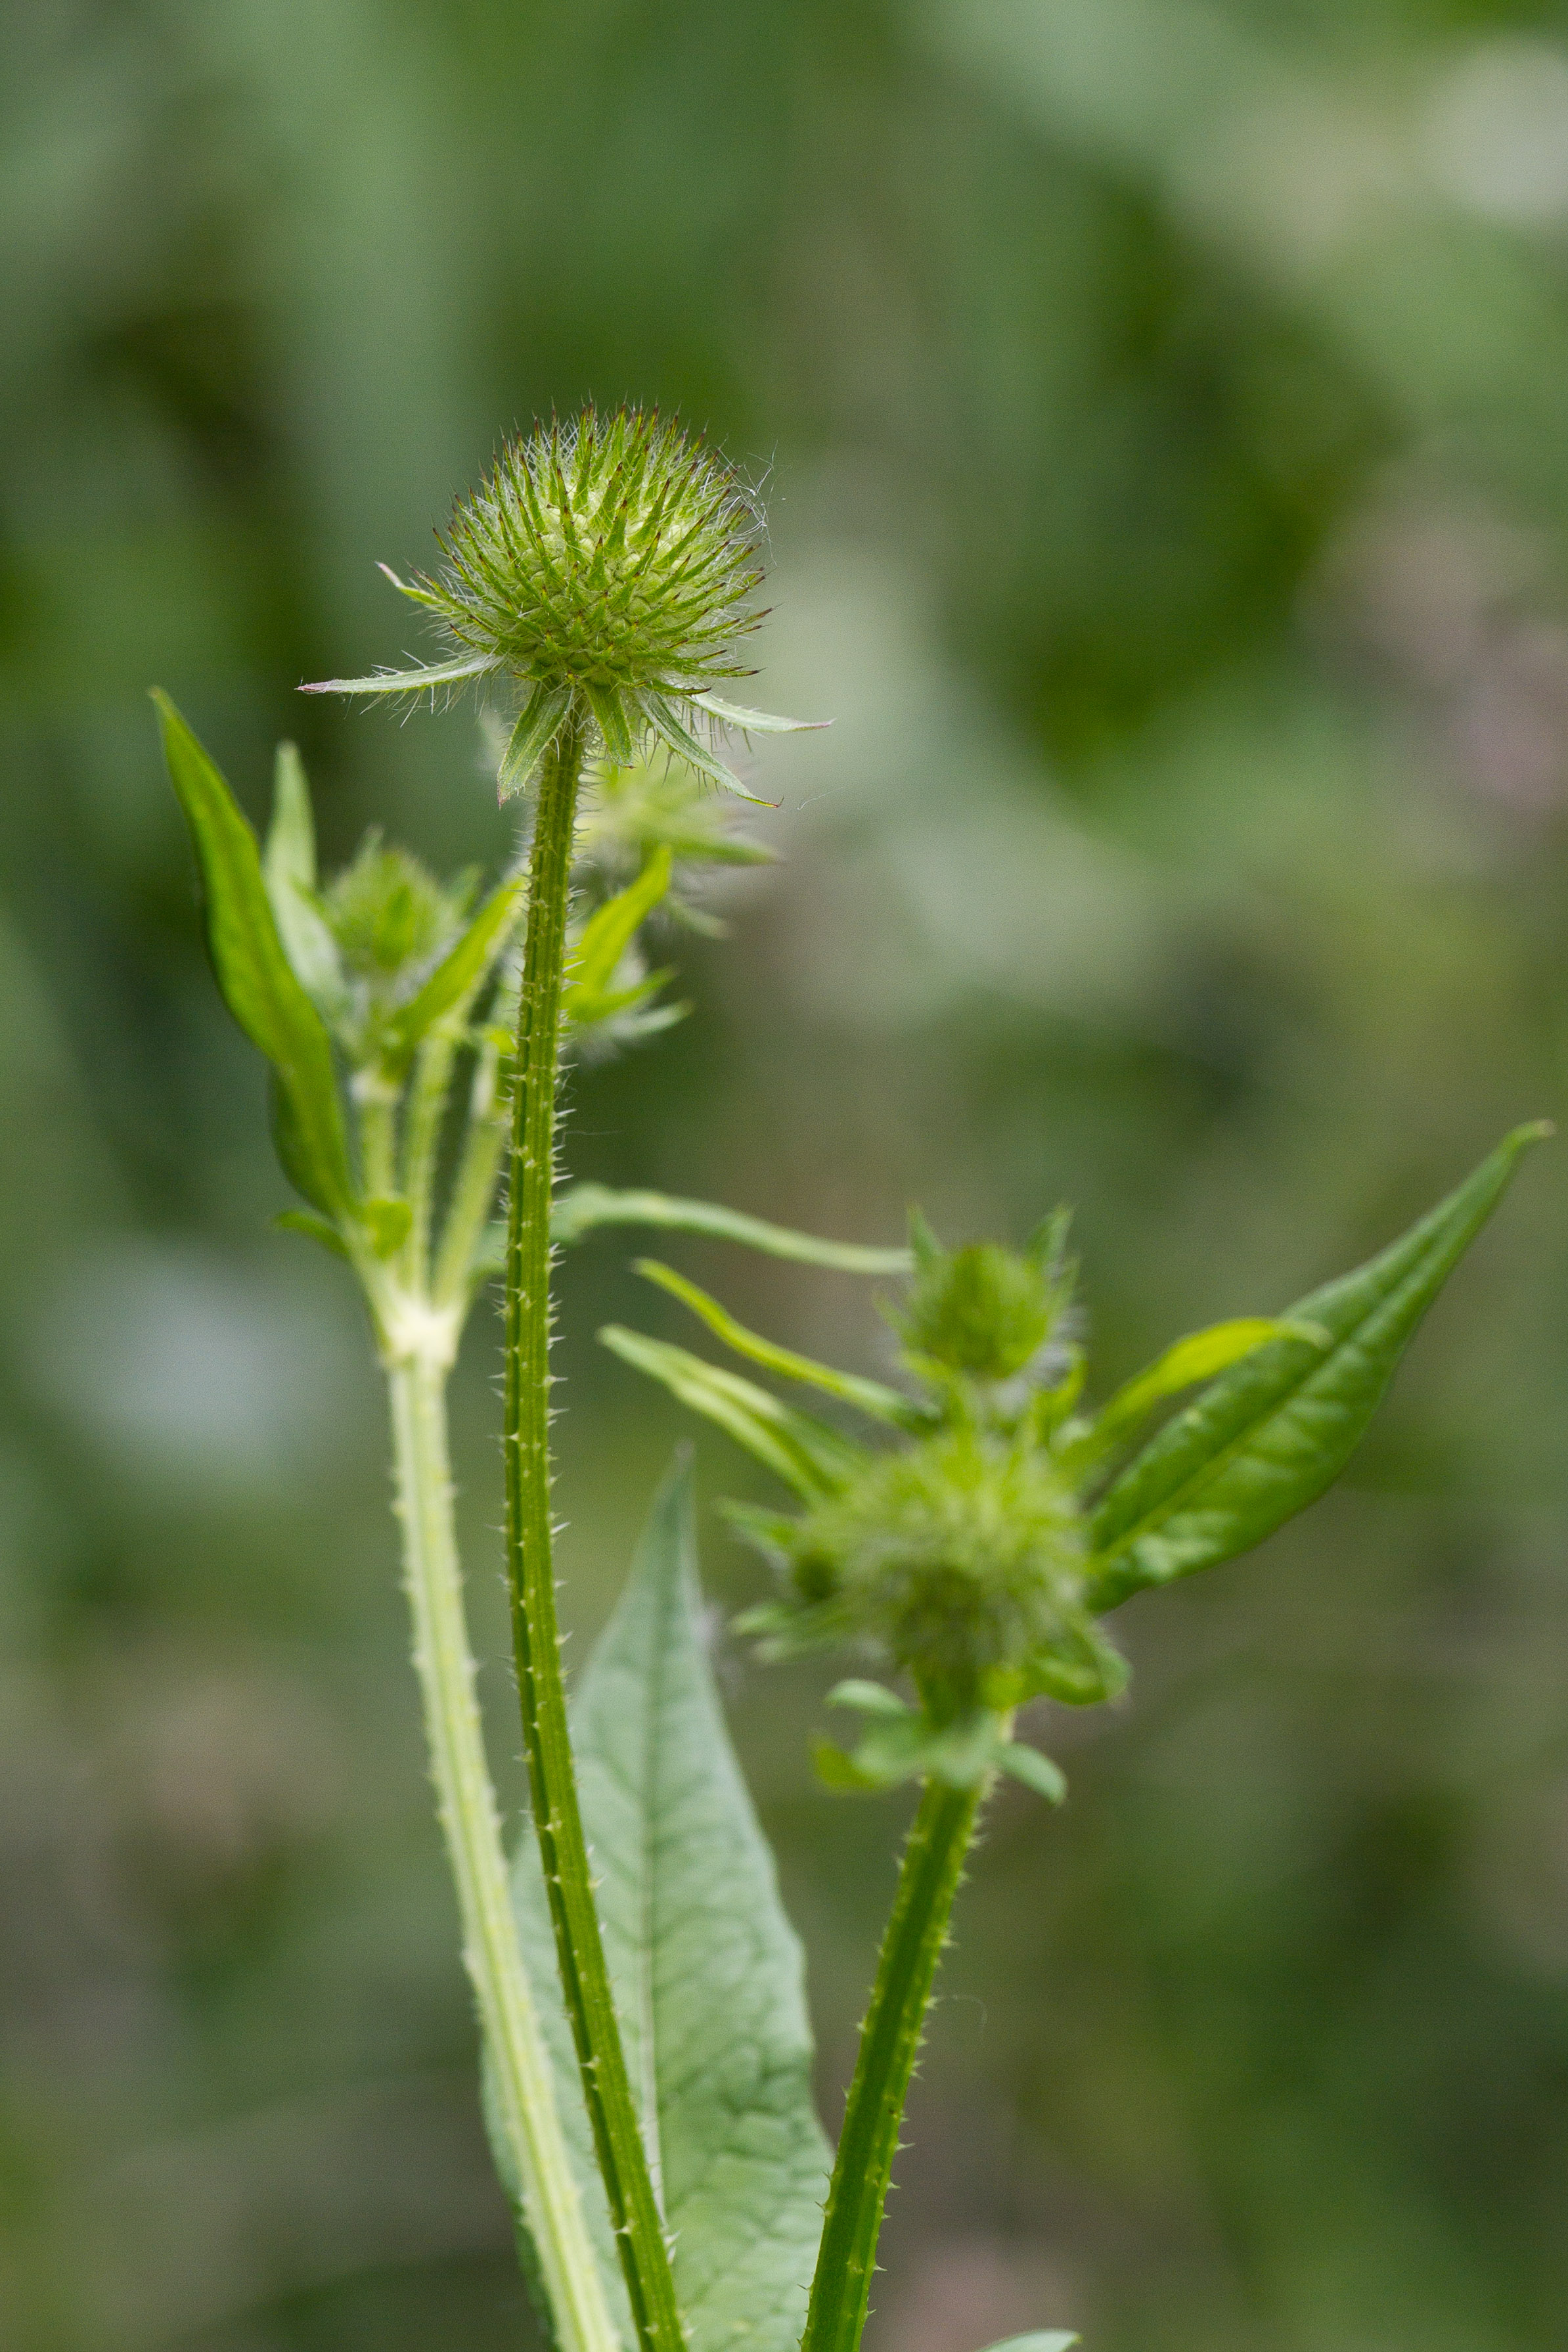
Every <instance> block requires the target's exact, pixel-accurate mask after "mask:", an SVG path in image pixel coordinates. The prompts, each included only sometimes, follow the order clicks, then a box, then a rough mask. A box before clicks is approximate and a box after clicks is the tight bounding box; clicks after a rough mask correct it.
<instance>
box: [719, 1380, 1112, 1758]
mask: <svg viewBox="0 0 1568 2352" xmlns="http://www.w3.org/2000/svg"><path fill="white" fill-rule="evenodd" d="M742 1524H743V1525H744V1520H743V1522H742ZM757 1532H758V1533H759V1534H760V1533H761V1530H757ZM768 1533H769V1535H770V1537H771V1541H770V1542H769V1543H768V1545H767V1548H768V1549H772V1550H774V1551H775V1554H776V1556H778V1557H780V1558H781V1561H782V1564H783V1565H784V1567H785V1570H786V1573H787V1576H788V1579H789V1585H790V1587H791V1588H792V1591H791V1601H790V1602H787V1603H786V1604H785V1605H784V1607H783V1609H782V1610H780V1611H779V1612H778V1614H777V1616H776V1617H775V1618H774V1619H773V1621H772V1622H773V1625H774V1627H775V1628H776V1629H777V1631H778V1633H780V1634H782V1635H783V1637H784V1638H783V1643H782V1646H784V1647H786V1648H802V1647H809V1648H817V1647H819V1646H822V1645H824V1644H828V1643H836V1642H841V1641H848V1642H850V1643H853V1644H855V1645H856V1646H857V1647H860V1648H862V1649H863V1650H867V1651H869V1652H870V1653H871V1654H873V1655H874V1656H877V1657H880V1658H881V1659H882V1660H883V1663H884V1664H892V1665H894V1666H896V1667H899V1668H901V1669H902V1670H903V1671H904V1673H906V1674H907V1675H909V1677H910V1679H911V1681H912V1682H913V1683H914V1685H915V1689H916V1690H917V1691H918V1692H919V1694H920V1697H921V1701H922V1704H923V1706H925V1710H926V1712H927V1714H928V1716H929V1717H931V1718H932V1719H933V1720H934V1721H936V1722H937V1723H946V1722H951V1721H953V1720H955V1719H956V1718H957V1717H961V1716H964V1715H966V1714H968V1713H969V1712H971V1711H972V1710H973V1709H975V1708H976V1707H980V1706H986V1707H992V1708H1007V1707H1012V1706H1017V1705H1018V1704H1019V1700H1020V1699H1022V1698H1025V1697H1028V1696H1033V1695H1035V1694H1037V1693H1039V1692H1041V1691H1051V1692H1052V1693H1053V1694H1054V1695H1055V1696H1059V1697H1065V1698H1069V1699H1073V1700H1082V1699H1085V1698H1103V1697H1104V1696H1106V1695H1107V1692H1108V1689H1110V1688H1114V1687H1116V1686H1118V1685H1119V1682H1120V1671H1119V1661H1117V1662H1114V1663H1113V1662H1112V1658H1111V1654H1110V1652H1109V1649H1108V1645H1106V1644H1104V1643H1102V1642H1101V1641H1100V1640H1099V1639H1098V1637H1097V1636H1096V1635H1095V1633H1094V1630H1093V1627H1092V1621H1091V1620H1090V1618H1089V1616H1088V1615H1087V1612H1085V1610H1084V1609H1083V1606H1082V1597H1083V1583H1084V1567H1085V1563H1086V1559H1087V1549H1088V1548H1087V1543H1086V1539H1085V1536H1084V1530H1083V1522H1082V1514H1081V1512H1080V1509H1079V1507H1078V1499H1077V1496H1076V1495H1075V1494H1074V1492H1073V1489H1072V1487H1071V1484H1070V1483H1069V1481H1068V1480H1067V1479H1066V1478H1064V1477H1063V1476H1062V1475H1061V1471H1060V1469H1059V1468H1058V1467H1057V1465H1055V1464H1054V1463H1053V1462H1052V1460H1051V1456H1050V1454H1048V1453H1046V1452H1045V1451H1044V1450H1043V1449H1041V1448H1040V1447H1039V1446H1037V1445H1035V1444H1033V1443H1032V1442H1031V1441H1030V1438H1029V1437H1027V1436H1019V1435H1014V1436H1013V1437H1011V1438H1007V1437H1003V1436H1002V1435H1000V1434H999V1433H991V1432H987V1431H983V1430H980V1429H977V1428H976V1427H975V1426H973V1425H972V1424H969V1425H959V1426H958V1427H956V1428H947V1429H942V1430H939V1431H937V1432H936V1433H934V1434H932V1435H931V1436H929V1437H925V1438H924V1439H921V1440H919V1441H917V1442H916V1443H915V1444H913V1445H910V1446H909V1447H907V1448H906V1449H904V1450H900V1451H896V1452H887V1453H881V1454H872V1455H870V1456H869V1457H868V1458H867V1459H866V1461H865V1463H864V1465H863V1466H862V1468H861V1469H860V1470H859V1471H858V1473H857V1474H856V1475H853V1476H852V1477H851V1478H850V1479H849V1480H848V1481H847V1482H846V1483H845V1485H844V1486H842V1488H841V1490H840V1491H839V1492H838V1493H836V1494H833V1495H831V1496H825V1497H824V1498H823V1499H822V1500H821V1501H820V1502H817V1503H816V1504H815V1505H814V1506H813V1507H811V1508H810V1509H809V1510H808V1511H806V1512H805V1513H804V1515H803V1516H802V1517H799V1518H795V1519H789V1518H786V1517H782V1516H780V1517H778V1518H776V1519H774V1520H773V1521H772V1525H771V1528H769V1530H768Z"/></svg>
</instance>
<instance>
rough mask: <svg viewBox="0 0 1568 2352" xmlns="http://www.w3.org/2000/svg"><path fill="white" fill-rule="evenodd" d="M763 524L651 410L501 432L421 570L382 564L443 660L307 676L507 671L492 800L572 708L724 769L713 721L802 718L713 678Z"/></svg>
mask: <svg viewBox="0 0 1568 2352" xmlns="http://www.w3.org/2000/svg"><path fill="white" fill-rule="evenodd" d="M761 533H762V518H761V513H760V509H759V508H758V503H757V501H756V499H754V498H753V497H752V495H751V494H750V493H749V492H748V491H747V489H746V488H745V487H744V486H743V485H742V483H741V482H740V480H739V478H738V477H737V475H736V474H735V473H734V472H733V471H732V470H731V468H730V467H728V466H727V464H726V463H725V462H724V460H723V459H722V458H721V457H718V456H717V455H716V453H715V452H714V451H713V450H711V449H709V448H707V447H706V446H705V445H704V444H703V443H702V442H701V441H700V440H695V439H693V438H690V437H689V436H687V435H685V433H683V432H682V431H681V429H680V427H679V426H678V425H674V424H673V423H671V422H670V421H669V420H667V419H665V418H664V417H661V416H660V415H658V414H657V413H656V412H654V411H651V410H641V409H633V408H623V409H621V410H619V411H618V412H617V413H616V414H615V415H613V416H612V417H610V418H609V419H608V420H606V419H603V418H601V417H600V416H599V415H597V414H596V412H595V411H594V410H592V409H585V410H584V411H583V413H582V414H581V415H580V416H578V417H575V418H573V419H572V420H571V421H570V422H569V423H565V424H562V423H560V422H552V423H551V424H549V425H546V426H542V427H540V428H539V429H538V430H537V431H536V432H534V433H533V434H532V435H530V436H528V439H526V440H522V439H519V440H515V441H509V442H507V444H506V446H504V447H503V449H502V451H501V454H500V457H499V458H498V459H497V463H496V465H495V467H494V469H493V470H492V472H491V473H490V475H489V477H488V478H487V479H486V481H484V482H482V483H481V484H480V486H479V488H477V489H476V490H475V491H474V492H472V493H471V494H470V495H469V496H468V497H467V498H465V499H460V500H459V501H458V503H457V506H456V508H455V509H454V512H453V516H452V520H451V522H450V524H449V525H448V527H447V530H446V532H445V535H444V537H439V535H438V543H439V545H440V548H441V553H442V558H443V561H442V562H441V563H440V565H439V566H438V567H437V569H436V570H435V571H434V572H433V573H431V574H429V575H423V574H419V575H416V576H415V577H414V578H413V580H411V581H403V580H400V579H398V577H397V575H396V574H395V573H394V572H389V573H388V575H387V576H388V577H389V578H390V579H391V580H392V583H393V585H394V586H395V587H397V588H399V589H400V590H401V591H402V593H403V594H404V595H405V596H409V597H412V598H413V602H414V603H415V604H420V605H423V607H424V609H425V610H426V611H427V612H428V613H430V614H432V615H433V616H434V619H435V620H436V621H437V622H438V624H439V625H440V626H441V628H442V631H443V633H444V636H445V638H446V641H447V644H448V646H449V647H450V649H451V651H450V658H448V659H446V660H444V661H441V662H437V663H434V664H432V665H431V666H430V667H426V668H423V669H413V670H395V671H393V670H389V671H383V672H379V673H377V674H376V675H375V676H373V677H360V678H333V679H329V680H328V681H327V682H326V683H325V684H323V685H321V686H317V687H311V688H307V691H308V692H310V693H339V694H409V693H422V692H423V691H424V690H425V689H426V688H431V689H434V688H437V687H446V686H459V685H462V684H464V683H465V682H466V681H467V680H469V679H479V678H493V679H495V680H496V681H497V683H499V684H502V685H505V686H509V687H510V688H511V689H512V691H513V693H514V694H515V695H517V696H519V697H520V698H521V699H522V708H521V710H520V712H519V713H518V716H517V719H516V723H515V724H514V726H513V728H512V730H511V734H510V738H509V740H508V741H507V749H506V752H505V754H504V756H503V758H502V761H501V768H500V783H501V792H502V797H503V798H505V797H506V796H507V794H508V793H513V792H517V791H519V790H520V789H521V788H522V786H523V785H524V784H526V783H527V782H528V779H529V777H530V776H531V775H532V774H533V772H534V770H535V769H536V768H537V766H538V762H539V761H540V759H541V758H542V757H543V755H544V753H545V752H546V751H548V750H549V746H550V745H551V744H552V743H553V742H554V740H555V739H556V737H557V736H558V735H559V733H560V731H561V730H562V728H563V727H565V726H566V725H567V724H568V723H569V722H574V723H576V724H577V725H578V726H580V728H582V730H584V731H585V732H586V733H587V734H589V735H590V736H591V738H592V739H593V740H595V741H596V742H597V743H598V745H599V746H600V747H601V750H602V752H603V755H604V756H605V757H606V758H607V759H609V760H611V761H615V762H617V763H619V764H622V765H625V764H629V763H630V762H631V761H632V759H633V757H634V756H635V754H636V753H637V751H639V750H640V749H641V748H642V747H643V745H644V744H645V743H647V742H648V741H649V740H650V739H652V740H653V741H654V742H656V743H658V744H660V745H662V746H663V748H664V750H665V751H667V752H672V753H674V754H677V755H678V756H679V757H681V758H683V759H685V760H688V761H691V762H692V764H693V765H694V766H695V767H696V768H697V769H699V770H700V771H701V772H703V773H705V774H706V775H707V776H709V777H710V778H711V779H713V780H714V781H716V782H721V783H727V784H730V785H735V784H736V779H735V778H734V777H733V776H732V775H731V773H730V772H729V770H728V769H727V767H726V766H725V765H724V763H723V761H720V760H719V759H718V758H717V756H716V752H715V751H714V749H713V739H714V736H715V733H716V730H721V729H724V728H726V727H728V728H734V729H737V730H740V731H741V732H743V733H744V732H746V731H747V730H752V729H758V730H779V729H785V728H790V727H793V726H796V725H798V724H801V723H804V722H800V721H796V720H791V719H774V718H770V717H769V716H768V714H766V713H765V712H761V711H754V710H745V709H739V708H738V707H737V706H736V705H735V704H733V703H729V702H726V701H724V700H722V699H721V698H719V697H718V696H717V695H716V693H715V691H714V689H715V688H716V687H719V686H722V685H724V684H727V682H728V681H729V680H730V679H731V678H736V677H745V676H747V675H748V671H747V667H746V665H745V664H744V663H743V662H742V661H741V660H740V659H739V657H738V655H737V643H738V641H739V640H740V639H741V638H743V637H744V636H746V635H747V633H748V632H749V631H750V630H752V629H754V628H755V627H756V626H757V625H758V622H759V621H760V619H761V618H762V615H761V614H760V613H758V611H756V609H755V608H754V607H753V606H752V604H750V601H749V600H750V598H751V597H752V595H753V593H754V592H755V591H756V589H757V588H758V586H759V585H760V583H761V580H762V570H761V563H760V542H761ZM382 568H383V570H384V569H385V567H384V566H383V567H382ZM737 789H738V787H737Z"/></svg>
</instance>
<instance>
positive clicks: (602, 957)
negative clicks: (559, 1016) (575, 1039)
mask: <svg viewBox="0 0 1568 2352" xmlns="http://www.w3.org/2000/svg"><path fill="white" fill-rule="evenodd" d="M672 870H673V860H672V858H671V855H670V852H669V850H668V849H667V848H660V849H656V850H655V851H654V852H653V856H652V857H650V858H649V860H648V862H647V864H646V865H645V866H643V871H642V872H641V874H639V875H638V877H637V878H636V880H635V881H634V882H630V883H628V884H627V886H626V887H625V889H624V890H618V891H617V892H616V894H615V896H614V898H607V899H606V900H605V902H604V904H603V905H602V906H601V907H596V908H594V910H593V912H592V914H591V916H590V917H589V919H588V920H587V922H586V923H585V924H584V925H583V927H582V936H581V938H580V940H578V943H577V948H576V951H575V953H574V954H573V956H572V958H571V961H570V964H569V966H568V969H567V983H566V990H565V993H564V997H563V1002H562V1009H563V1011H564V1013H565V1014H566V1017H567V1018H568V1020H570V1021H574V1022H576V1023H578V1024H579V1025H585V1024H587V1023H589V1022H591V1021H601V1020H603V1019H605V1018H606V1017H607V1015H608V1014H609V1013H612V1012H619V1011H621V1010H622V1009H623V1007H624V1006H625V1005H626V1004H627V1003H631V1002H634V1001H635V1000H636V999H637V998H638V997H641V996H644V995H646V994H647V993H648V992H649V991H650V990H651V989H652V988H655V987H657V986H658V985H659V980H658V979H652V980H644V981H640V982H637V984H636V985H635V986H634V987H633V988H630V989H622V990H620V991H619V992H612V989H611V985H610V983H611V982H612V980H613V979H614V977H615V974H616V971H617V970H618V969H619V966H620V963H621V960H622V956H624V954H625V953H626V950H627V949H628V948H629V947H630V946H631V944H632V940H633V939H634V938H635V937H636V934H637V929H638V926H639V924H641V923H642V922H643V920H644V919H646V918H647V917H648V916H649V915H651V914H652V913H653V909H654V908H655V907H656V906H657V905H658V903H659V901H660V899H661V898H664V895H665V893H666V891H667V890H668V889H669V887H670V876H671V872H672ZM661 977H662V975H661Z"/></svg>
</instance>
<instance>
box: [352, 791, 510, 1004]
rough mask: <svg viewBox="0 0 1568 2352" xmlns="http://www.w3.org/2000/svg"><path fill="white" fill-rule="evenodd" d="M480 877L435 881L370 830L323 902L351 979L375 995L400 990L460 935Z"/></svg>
mask: <svg viewBox="0 0 1568 2352" xmlns="http://www.w3.org/2000/svg"><path fill="white" fill-rule="evenodd" d="M478 878H479V877H478V875H477V873H476V872H469V873H465V874H461V875H459V876H458V877H456V879H455V881H454V882H452V883H450V884H444V883H441V882H438V881H437V880H436V878H435V877H434V874H432V872H431V871H430V869H429V867H428V866H425V865H424V864H423V862H422V861H421V860H420V859H419V858H417V857H415V856H414V855H413V852H412V850H407V849H398V848H395V847H388V845H386V844H385V843H384V842H383V841H382V836H381V828H380V827H379V826H375V827H372V829H371V831H370V832H369V833H367V834H366V835H365V837H364V839H363V840H362V841H361V844H360V846H359V848H358V850H357V851H356V852H355V854H354V858H353V862H352V864H351V865H349V866H344V868H343V870H342V872H341V873H340V874H339V875H337V876H336V877H334V879H333V880H332V881H331V882H329V884H328V886H327V888H326V890H325V892H324V893H323V895H322V898H321V912H322V916H323V918H324V919H325V921H326V925H327V929H328V930H329V932H330V934H331V936H332V938H333V940H335V941H336V942H337V947H338V952H339V954H340V957H341V959H342V967H343V971H344V973H345V975H346V976H347V978H349V979H350V980H351V981H360V982H363V983H364V985H365V986H366V988H367V989H368V990H369V991H370V992H371V993H372V994H377V995H386V994H391V993H392V992H395V991H396V990H397V988H398V986H399V983H400V982H402V981H403V979H404V975H405V974H407V973H408V972H409V971H411V970H413V971H421V970H423V966H424V965H425V964H426V963H427V962H428V961H429V960H430V959H431V958H432V957H434V955H435V954H436V953H437V952H438V951H439V950H441V949H442V948H444V947H445V946H446V945H447V944H448V942H449V941H450V940H454V939H455V937H456V935H457V933H458V931H459V930H460V929H462V926H463V921H464V919H465V916H466V914H467V913H468V910H469V908H470V907H471V906H472V904H473V900H474V893H475V889H476V886H477V883H478Z"/></svg>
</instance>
